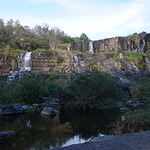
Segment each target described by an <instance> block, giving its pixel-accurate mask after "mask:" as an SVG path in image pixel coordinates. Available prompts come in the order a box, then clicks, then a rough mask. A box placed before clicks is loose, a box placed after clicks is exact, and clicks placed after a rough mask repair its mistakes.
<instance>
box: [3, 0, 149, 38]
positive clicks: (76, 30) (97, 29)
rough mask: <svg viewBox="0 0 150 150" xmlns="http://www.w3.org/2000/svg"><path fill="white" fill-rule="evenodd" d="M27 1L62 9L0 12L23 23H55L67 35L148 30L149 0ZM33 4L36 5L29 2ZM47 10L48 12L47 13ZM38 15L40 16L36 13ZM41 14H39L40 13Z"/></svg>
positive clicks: (115, 33)
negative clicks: (17, 12) (53, 5)
mask: <svg viewBox="0 0 150 150" xmlns="http://www.w3.org/2000/svg"><path fill="white" fill-rule="evenodd" d="M26 1H30V5H31V4H32V3H33V2H34V3H35V2H36V3H43V4H45V3H46V5H50V4H51V3H53V4H56V6H61V7H63V8H64V9H63V10H60V14H64V11H65V10H66V9H67V10H68V12H67V13H65V14H64V15H61V16H59V15H58V14H57V16H56V13H54V14H52V13H51V9H49V13H47V14H42V11H40V12H39V14H38V12H37V15H36V16H34V15H32V14H30V16H29V15H23V14H20V15H15V14H13V13H11V14H2V13H1V15H2V16H5V18H8V19H10V18H12V19H16V20H20V23H21V24H23V25H29V26H30V27H34V26H35V25H37V24H40V25H42V24H43V23H47V24H49V25H50V26H52V27H54V26H58V27H59V28H60V29H61V30H63V31H64V32H65V33H67V34H68V35H71V36H80V34H82V33H86V34H87V36H89V38H91V39H101V38H107V37H111V36H123V35H128V34H132V33H134V32H142V31H146V32H150V29H149V26H150V10H149V6H150V1H149V0H130V1H127V2H126V1H124V2H120V1H119V3H111V1H110V2H109V3H108V1H101V0H99V1H97V0H95V1H93V0H91V1H90V0H80V1H79V0H26ZM112 1H113V0H112ZM33 6H34V7H36V5H35V4H34V5H33ZM49 14H51V15H49ZM38 16H40V17H38ZM41 16H42V17H41Z"/></svg>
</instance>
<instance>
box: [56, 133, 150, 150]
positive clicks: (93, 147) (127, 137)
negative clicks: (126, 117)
mask: <svg viewBox="0 0 150 150" xmlns="http://www.w3.org/2000/svg"><path fill="white" fill-rule="evenodd" d="M55 150H150V131H144V132H138V133H128V134H123V135H118V136H113V135H109V136H103V137H97V138H94V139H92V140H91V141H88V142H85V143H83V144H76V145H71V146H68V147H64V148H57V149H55Z"/></svg>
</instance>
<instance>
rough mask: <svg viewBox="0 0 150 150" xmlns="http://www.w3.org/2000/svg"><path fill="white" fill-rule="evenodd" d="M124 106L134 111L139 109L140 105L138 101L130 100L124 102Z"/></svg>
mask: <svg viewBox="0 0 150 150" xmlns="http://www.w3.org/2000/svg"><path fill="white" fill-rule="evenodd" d="M126 106H127V107H128V108H130V109H131V110H135V109H138V108H139V107H140V103H139V101H137V100H135V99H131V100H128V101H127V102H126Z"/></svg>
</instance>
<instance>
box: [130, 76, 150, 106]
mask: <svg viewBox="0 0 150 150" xmlns="http://www.w3.org/2000/svg"><path fill="white" fill-rule="evenodd" d="M131 81H132V82H131V85H130V88H131V93H132V95H133V97H134V98H136V99H139V101H140V102H144V103H148V104H150V78H149V77H132V78H131Z"/></svg>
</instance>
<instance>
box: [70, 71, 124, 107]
mask: <svg viewBox="0 0 150 150" xmlns="http://www.w3.org/2000/svg"><path fill="white" fill-rule="evenodd" d="M68 89H69V90H70V92H71V93H72V94H73V95H74V97H75V99H74V103H75V105H77V106H79V107H82V108H83V109H86V108H90V109H93V108H98V109H107V108H112V107H115V104H116V102H117V101H121V100H123V97H122V95H121V93H120V92H121V91H119V89H118V88H117V82H116V80H115V79H114V78H113V77H112V76H110V75H109V74H107V73H104V72H101V71H95V72H93V73H90V74H80V75H78V76H77V77H75V78H74V79H73V80H72V81H71V82H70V84H69V86H68Z"/></svg>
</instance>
